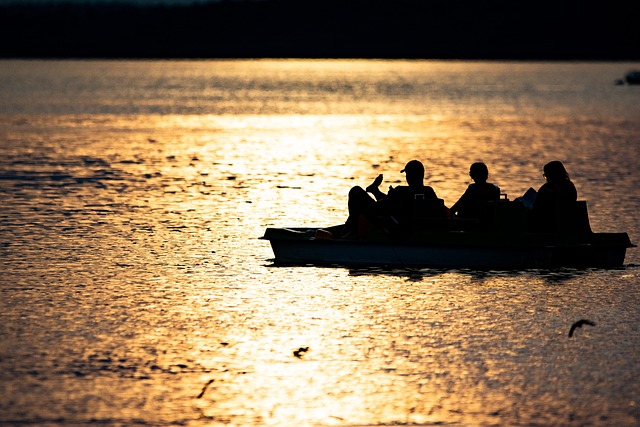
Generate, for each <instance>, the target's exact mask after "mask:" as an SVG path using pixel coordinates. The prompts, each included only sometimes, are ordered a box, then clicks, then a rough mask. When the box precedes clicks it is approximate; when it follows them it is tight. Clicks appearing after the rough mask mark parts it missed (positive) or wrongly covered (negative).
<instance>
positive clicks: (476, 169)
mask: <svg viewBox="0 0 640 427" xmlns="http://www.w3.org/2000/svg"><path fill="white" fill-rule="evenodd" d="M469 175H470V176H471V179H473V184H469V187H467V189H466V191H465V192H464V194H463V195H462V196H460V199H458V201H457V202H456V203H455V204H454V205H453V206H452V207H451V214H452V215H457V217H459V218H463V219H480V217H481V215H482V208H483V206H484V204H485V203H486V202H490V201H493V200H500V187H498V186H497V185H494V184H491V183H490V182H487V179H488V178H489V169H487V165H485V164H484V163H482V162H477V163H474V164H472V165H471V167H470V168H469Z"/></svg>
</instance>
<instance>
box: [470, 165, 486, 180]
mask: <svg viewBox="0 0 640 427" xmlns="http://www.w3.org/2000/svg"><path fill="white" fill-rule="evenodd" d="M469 175H470V176H471V179H473V180H474V181H475V182H477V183H483V182H487V178H489V169H487V165H485V164H484V163H482V162H476V163H474V164H472V165H471V167H470V168H469Z"/></svg>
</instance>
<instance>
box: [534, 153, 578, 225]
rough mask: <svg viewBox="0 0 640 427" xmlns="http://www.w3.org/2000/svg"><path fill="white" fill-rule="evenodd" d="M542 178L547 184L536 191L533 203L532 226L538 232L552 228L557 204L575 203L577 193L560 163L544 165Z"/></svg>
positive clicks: (555, 161)
mask: <svg viewBox="0 0 640 427" xmlns="http://www.w3.org/2000/svg"><path fill="white" fill-rule="evenodd" d="M543 172H544V174H543V176H544V178H545V179H546V181H547V182H545V183H544V184H543V185H542V187H540V189H539V190H538V193H537V195H536V200H535V202H534V203H533V219H534V226H535V228H536V229H538V230H551V229H553V228H554V225H553V218H554V216H555V210H556V206H557V202H575V201H576V200H578V191H577V190H576V186H575V185H574V184H573V182H572V181H571V179H570V177H569V174H568V173H567V170H566V169H565V168H564V165H563V164H562V162H560V161H558V160H554V161H552V162H549V163H547V164H546V165H544V168H543Z"/></svg>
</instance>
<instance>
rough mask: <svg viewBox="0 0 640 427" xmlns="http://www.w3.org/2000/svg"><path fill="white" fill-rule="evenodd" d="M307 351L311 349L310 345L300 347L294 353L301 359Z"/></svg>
mask: <svg viewBox="0 0 640 427" xmlns="http://www.w3.org/2000/svg"><path fill="white" fill-rule="evenodd" d="M307 351H309V347H300V348H299V349H297V350H296V351H294V352H293V355H294V356H295V357H297V358H298V359H301V358H302V356H303V355H304V353H306V352H307Z"/></svg>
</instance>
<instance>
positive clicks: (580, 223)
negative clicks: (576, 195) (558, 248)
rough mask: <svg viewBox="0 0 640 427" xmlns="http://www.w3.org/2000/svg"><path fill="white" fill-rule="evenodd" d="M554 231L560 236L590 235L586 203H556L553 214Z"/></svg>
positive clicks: (580, 201) (579, 201) (581, 201)
mask: <svg viewBox="0 0 640 427" xmlns="http://www.w3.org/2000/svg"><path fill="white" fill-rule="evenodd" d="M553 214H554V216H553V224H552V227H553V229H554V231H558V232H560V233H562V234H590V233H592V231H591V224H590V223H589V213H588V212H587V202H586V201H584V200H578V201H576V202H556V203H555V206H554V212H553Z"/></svg>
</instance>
